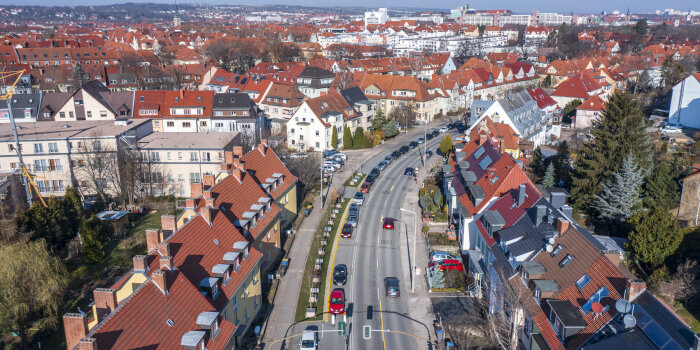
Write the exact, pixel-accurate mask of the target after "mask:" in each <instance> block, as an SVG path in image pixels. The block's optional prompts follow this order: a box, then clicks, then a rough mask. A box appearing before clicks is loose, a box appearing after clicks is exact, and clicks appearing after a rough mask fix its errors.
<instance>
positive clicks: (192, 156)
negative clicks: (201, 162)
mask: <svg viewBox="0 0 700 350" xmlns="http://www.w3.org/2000/svg"><path fill="white" fill-rule="evenodd" d="M196 161H197V152H190V162H196Z"/></svg>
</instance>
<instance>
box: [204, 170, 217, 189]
mask: <svg viewBox="0 0 700 350" xmlns="http://www.w3.org/2000/svg"><path fill="white" fill-rule="evenodd" d="M214 181H216V179H215V178H214V175H212V174H204V175H202V184H203V185H204V188H206V189H209V188H212V187H213V186H214ZM204 192H206V191H204Z"/></svg>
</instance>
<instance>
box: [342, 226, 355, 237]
mask: <svg viewBox="0 0 700 350" xmlns="http://www.w3.org/2000/svg"><path fill="white" fill-rule="evenodd" d="M340 237H343V238H352V225H351V224H348V223H346V224H345V225H343V230H342V231H340Z"/></svg>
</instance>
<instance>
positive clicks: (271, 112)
mask: <svg viewBox="0 0 700 350" xmlns="http://www.w3.org/2000/svg"><path fill="white" fill-rule="evenodd" d="M304 99H305V96H304V94H303V93H302V92H301V91H299V89H298V88H297V87H296V86H294V85H286V84H281V83H272V85H271V86H270V87H269V88H268V89H267V90H266V91H265V94H264V96H263V97H262V98H261V99H260V102H258V104H259V105H260V108H262V110H263V111H265V116H266V117H267V118H269V119H272V120H282V121H286V120H289V119H290V118H291V117H292V115H294V112H296V111H297V109H299V107H300V106H301V104H302V102H304Z"/></svg>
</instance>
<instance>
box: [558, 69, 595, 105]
mask: <svg viewBox="0 0 700 350" xmlns="http://www.w3.org/2000/svg"><path fill="white" fill-rule="evenodd" d="M601 89H602V88H601V86H600V85H599V84H598V83H597V82H595V81H594V80H593V79H590V78H588V76H587V75H585V74H576V75H574V76H572V77H570V78H569V79H566V80H565V81H563V82H562V83H561V84H559V86H557V89H556V90H554V92H552V94H551V96H562V97H575V98H580V99H582V100H585V99H588V98H589V97H590V96H591V93H593V92H594V91H596V90H601Z"/></svg>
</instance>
